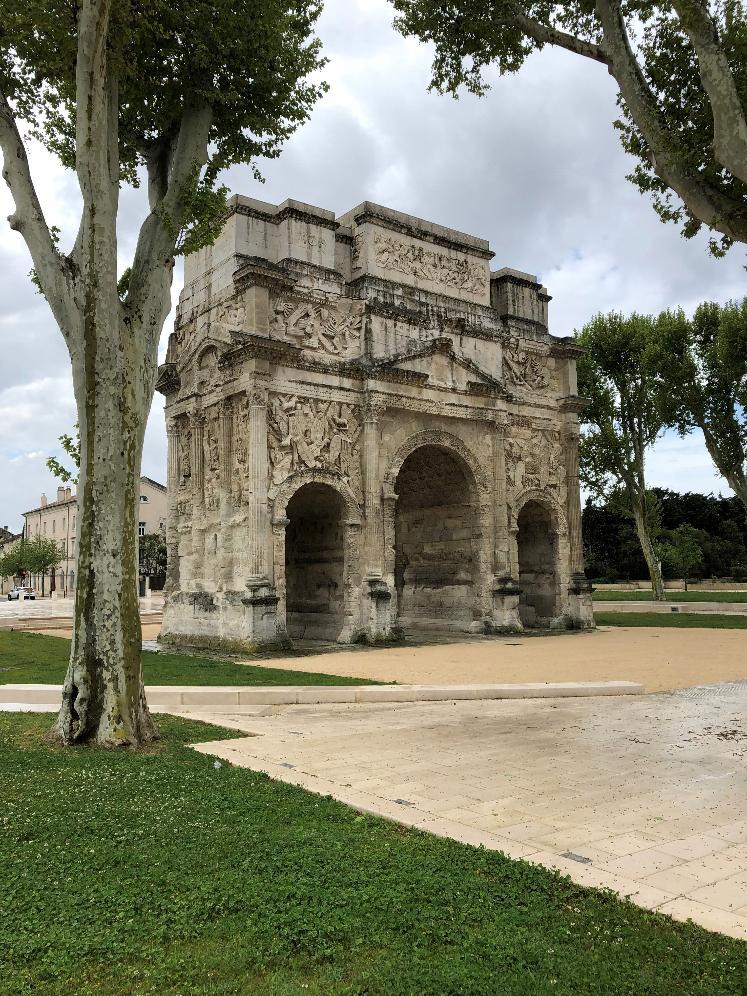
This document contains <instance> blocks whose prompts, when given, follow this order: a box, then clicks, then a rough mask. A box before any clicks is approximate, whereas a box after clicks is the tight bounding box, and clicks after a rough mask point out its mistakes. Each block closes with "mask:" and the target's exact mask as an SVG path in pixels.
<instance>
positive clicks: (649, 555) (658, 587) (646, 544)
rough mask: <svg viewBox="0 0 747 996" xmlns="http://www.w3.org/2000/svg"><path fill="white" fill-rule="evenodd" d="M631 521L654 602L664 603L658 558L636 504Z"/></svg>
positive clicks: (642, 515)
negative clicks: (633, 523)
mask: <svg viewBox="0 0 747 996" xmlns="http://www.w3.org/2000/svg"><path fill="white" fill-rule="evenodd" d="M633 520H634V522H635V531H636V535H637V536H638V542H639V543H640V544H641V550H642V552H643V559H644V560H645V561H646V567H647V568H648V573H649V577H650V578H651V588H652V589H653V595H654V601H656V602H664V601H666V595H665V594H664V582H663V580H662V576H661V567H660V566H659V558H658V557H657V556H656V551H655V550H654V544H653V542H652V541H651V536H650V534H649V530H648V525H647V523H646V513H645V510H644V509H642V508H641V507H640V505H638V504H637V503H636V504H634V507H633Z"/></svg>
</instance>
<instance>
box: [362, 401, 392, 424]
mask: <svg viewBox="0 0 747 996" xmlns="http://www.w3.org/2000/svg"><path fill="white" fill-rule="evenodd" d="M386 408H387V404H386V402H385V401H384V400H383V399H381V398H371V397H367V398H366V399H365V400H364V402H363V421H364V422H378V421H379V418H380V417H381V416H382V415H383V414H384V412H385V411H386Z"/></svg>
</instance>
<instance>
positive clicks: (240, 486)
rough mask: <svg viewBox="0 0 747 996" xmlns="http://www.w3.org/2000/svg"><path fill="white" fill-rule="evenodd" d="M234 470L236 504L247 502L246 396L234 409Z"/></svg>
mask: <svg viewBox="0 0 747 996" xmlns="http://www.w3.org/2000/svg"><path fill="white" fill-rule="evenodd" d="M233 417H234V425H233V472H232V474H231V497H232V499H233V501H234V503H235V504H237V505H240V504H241V503H242V502H244V503H246V502H247V501H248V498H249V479H248V475H249V417H250V416H249V402H248V401H247V399H246V397H244V398H242V400H241V402H240V403H239V404H238V405H237V406H236V407H235V409H234V415H233Z"/></svg>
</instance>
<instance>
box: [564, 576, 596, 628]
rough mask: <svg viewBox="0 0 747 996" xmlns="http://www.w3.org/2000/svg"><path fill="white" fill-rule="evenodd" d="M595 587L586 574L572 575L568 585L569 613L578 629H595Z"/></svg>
mask: <svg viewBox="0 0 747 996" xmlns="http://www.w3.org/2000/svg"><path fill="white" fill-rule="evenodd" d="M593 591H594V587H593V585H592V583H591V581H589V579H588V578H587V577H586V575H585V574H582V573H580V572H579V573H577V574H573V575H571V583H570V585H569V586H568V613H569V616H570V618H571V621H572V623H573V625H574V627H576V628H577V629H594V603H593V602H592V593H593Z"/></svg>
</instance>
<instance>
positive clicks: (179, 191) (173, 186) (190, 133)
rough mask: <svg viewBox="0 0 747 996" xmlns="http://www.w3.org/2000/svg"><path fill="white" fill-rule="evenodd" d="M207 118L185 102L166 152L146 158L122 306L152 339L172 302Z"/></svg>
mask: <svg viewBox="0 0 747 996" xmlns="http://www.w3.org/2000/svg"><path fill="white" fill-rule="evenodd" d="M212 121H213V113H212V109H211V108H210V107H209V106H208V105H207V104H205V103H200V104H190V105H187V106H185V108H184V111H183V113H182V118H181V122H180V126H179V131H178V134H177V135H176V137H175V138H174V139H173V141H172V142H171V143H170V144H169V147H168V152H166V151H165V149H164V148H163V147H161V146H156V147H154V153H153V155H152V157H151V159H150V161H149V162H148V196H149V200H150V206H151V211H150V214H149V215H148V217H147V218H146V219H145V221H144V222H143V225H142V228H141V229H140V236H139V238H138V244H137V248H136V250H135V256H134V259H133V263H132V274H131V277H130V285H129V292H128V294H127V298H126V301H125V306H126V308H127V310H128V311H129V313H130V314H132V315H135V314H137V315H139V316H140V318H141V322H140V324H141V327H142V328H143V329H145V330H146V334H148V333H149V334H150V335H151V336H152V337H155V340H156V342H157V339H158V336H159V335H160V333H161V328H162V326H163V321H164V319H165V317H166V315H167V314H168V311H169V307H170V304H171V299H170V288H171V272H172V268H173V256H174V252H175V249H176V241H177V239H178V237H179V232H180V231H181V229H182V227H183V226H184V224H185V222H186V221H187V218H186V213H187V203H188V199H189V195H190V194H191V193H192V190H193V186H194V184H195V182H196V180H197V177H199V172H200V170H201V168H202V166H203V165H204V164H205V163H206V162H207V158H208V138H209V135H210V128H211V125H212ZM151 345H152V343H151Z"/></svg>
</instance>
